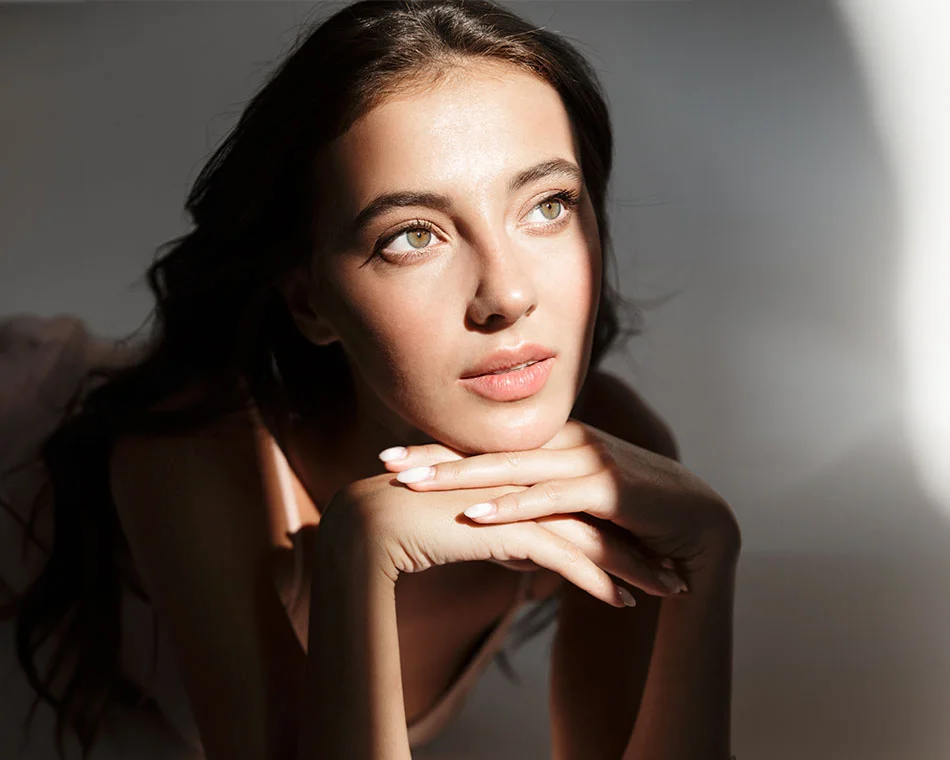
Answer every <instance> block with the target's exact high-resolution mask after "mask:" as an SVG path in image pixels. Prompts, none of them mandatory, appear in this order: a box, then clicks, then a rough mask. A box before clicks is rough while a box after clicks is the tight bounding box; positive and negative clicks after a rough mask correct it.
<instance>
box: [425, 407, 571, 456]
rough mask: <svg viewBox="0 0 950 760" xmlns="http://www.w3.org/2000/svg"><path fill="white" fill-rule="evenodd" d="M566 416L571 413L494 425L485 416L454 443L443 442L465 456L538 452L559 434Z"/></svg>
mask: <svg viewBox="0 0 950 760" xmlns="http://www.w3.org/2000/svg"><path fill="white" fill-rule="evenodd" d="M569 414H570V410H568V411H567V412H563V413H561V414H560V415H552V414H550V413H546V414H543V415H541V414H532V418H531V419H524V420H522V421H518V420H516V419H512V420H505V421H504V422H503V423H500V424H494V425H493V424H492V423H491V421H490V420H489V419H486V417H487V416H488V415H483V416H482V418H481V420H480V421H479V423H473V424H471V425H469V426H467V427H466V429H465V431H464V433H463V432H460V433H459V435H458V436H452V438H453V440H449V439H447V438H443V439H442V440H443V441H444V442H445V443H446V445H448V446H451V447H452V448H453V449H456V450H458V451H462V452H465V453H467V454H487V453H490V452H494V451H527V450H529V449H538V448H540V447H541V446H543V445H544V444H545V443H547V442H548V441H550V440H551V439H552V438H553V437H554V436H556V435H557V434H558V432H559V431H560V430H561V428H562V427H564V424H565V423H566V422H567V419H568V416H569ZM500 417H503V415H500ZM453 441H454V442H453Z"/></svg>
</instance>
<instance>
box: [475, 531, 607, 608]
mask: <svg viewBox="0 0 950 760" xmlns="http://www.w3.org/2000/svg"><path fill="white" fill-rule="evenodd" d="M499 528H500V529H502V531H499V530H498V529H499ZM484 529H485V530H492V531H497V532H498V535H500V536H501V538H500V539H499V538H498V536H495V535H493V536H492V539H493V541H492V547H491V548H492V550H493V552H494V551H499V550H500V551H501V553H502V556H501V557H496V559H501V560H502V561H511V560H515V561H523V560H530V561H531V562H534V563H535V564H536V565H540V566H541V567H546V568H548V569H549V570H553V571H554V572H555V573H557V574H558V575H560V576H562V577H563V578H565V579H567V580H568V581H570V582H571V583H573V584H574V585H575V586H577V587H578V588H581V589H584V590H585V591H586V592H587V593H589V594H590V595H591V596H593V597H595V598H596V599H600V600H601V601H603V602H605V603H606V604H609V605H612V606H614V607H624V606H626V605H625V604H624V602H623V599H622V597H621V596H620V593H619V590H618V586H617V584H616V583H614V581H613V579H612V578H611V577H610V576H609V575H608V574H607V573H606V572H605V571H604V570H603V569H602V568H600V567H599V566H598V565H597V564H596V563H595V562H593V561H592V560H591V559H590V558H589V557H588V556H587V555H586V554H584V552H583V551H582V550H581V549H580V547H578V546H577V545H575V544H573V543H571V542H570V541H568V540H567V539H565V538H562V537H561V536H558V535H556V534H555V533H552V532H551V531H549V530H545V529H544V528H542V527H541V526H540V525H538V524H537V523H534V522H525V523H510V524H507V525H493V526H484ZM499 542H500V543H501V546H500V547H499V546H498V543H499Z"/></svg>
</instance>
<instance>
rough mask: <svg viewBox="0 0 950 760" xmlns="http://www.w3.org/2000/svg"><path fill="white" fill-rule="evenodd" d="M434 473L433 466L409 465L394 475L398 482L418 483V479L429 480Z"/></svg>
mask: <svg viewBox="0 0 950 760" xmlns="http://www.w3.org/2000/svg"><path fill="white" fill-rule="evenodd" d="M433 475H435V468H434V467H410V468H409V469H408V470H403V471H402V472H400V473H399V474H398V475H397V476H396V480H398V481H399V482H400V483H418V482H419V481H420V480H429V478H431V477H432V476H433Z"/></svg>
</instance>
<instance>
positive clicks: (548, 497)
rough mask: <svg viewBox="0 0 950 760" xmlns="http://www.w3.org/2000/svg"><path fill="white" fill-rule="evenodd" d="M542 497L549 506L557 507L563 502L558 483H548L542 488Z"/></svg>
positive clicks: (543, 484)
mask: <svg viewBox="0 0 950 760" xmlns="http://www.w3.org/2000/svg"><path fill="white" fill-rule="evenodd" d="M539 490H540V495H541V498H542V499H544V501H545V503H547V504H548V505H549V506H551V507H554V506H556V505H557V504H558V503H559V502H560V500H561V487H560V486H559V485H558V483H557V482H556V481H551V480H549V481H547V482H546V483H542V484H541V486H540V489H539Z"/></svg>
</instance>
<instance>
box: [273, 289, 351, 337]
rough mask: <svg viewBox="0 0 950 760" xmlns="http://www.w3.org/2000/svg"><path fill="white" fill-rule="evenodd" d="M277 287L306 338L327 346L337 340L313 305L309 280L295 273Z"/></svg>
mask: <svg viewBox="0 0 950 760" xmlns="http://www.w3.org/2000/svg"><path fill="white" fill-rule="evenodd" d="M277 289H278V290H279V291H280V294H281V296H282V297H283V299H284V303H285V304H286V306H287V311H288V312H290V316H291V317H292V318H293V320H294V323H295V324H296V325H297V329H298V330H300V332H301V334H302V335H303V336H304V337H305V338H307V340H309V341H310V342H311V343H314V344H315V345H318V346H328V345H330V344H331V343H334V342H336V341H338V340H339V336H338V335H337V334H336V332H335V331H334V330H333V328H332V326H331V325H330V324H329V322H327V320H326V318H325V317H323V316H322V315H321V314H320V313H319V312H318V311H317V310H316V309H315V308H314V307H313V304H312V302H311V299H312V293H313V289H312V287H311V285H310V283H309V281H307V280H306V279H305V278H304V277H302V276H301V275H300V274H299V273H296V274H293V275H291V276H290V277H288V278H287V279H286V280H285V281H283V282H281V283H279V284H278V286H277Z"/></svg>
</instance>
